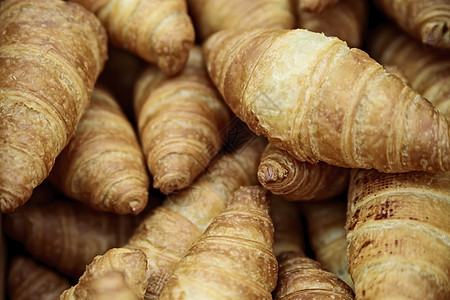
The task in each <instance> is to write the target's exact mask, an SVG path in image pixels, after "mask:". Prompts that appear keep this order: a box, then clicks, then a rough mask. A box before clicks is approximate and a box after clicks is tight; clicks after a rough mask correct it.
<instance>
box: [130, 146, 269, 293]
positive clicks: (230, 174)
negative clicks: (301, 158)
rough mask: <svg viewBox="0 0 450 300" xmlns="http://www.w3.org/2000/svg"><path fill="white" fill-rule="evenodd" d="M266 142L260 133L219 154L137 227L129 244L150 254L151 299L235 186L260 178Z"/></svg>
mask: <svg viewBox="0 0 450 300" xmlns="http://www.w3.org/2000/svg"><path fill="white" fill-rule="evenodd" d="M264 147H265V142H264V141H263V140H261V139H255V140H253V141H251V142H249V143H248V144H244V145H243V146H242V147H241V148H239V149H237V151H236V152H231V153H228V154H225V155H223V156H221V157H220V158H218V159H217V160H216V161H215V162H214V163H213V164H212V165H211V166H210V167H209V168H208V170H207V171H206V172H205V174H203V175H202V176H200V177H199V178H198V179H197V180H196V181H195V182H194V183H193V184H192V185H191V186H190V187H189V188H187V189H184V190H182V191H180V192H179V193H175V194H171V195H169V196H168V197H167V198H166V199H165V200H164V202H163V204H162V206H160V207H158V208H156V209H154V210H153V211H152V212H150V213H149V214H148V215H147V216H146V217H145V219H144V220H143V221H142V222H141V224H140V225H139V226H138V228H137V229H136V230H135V232H134V234H133V236H132V237H131V238H130V240H129V241H128V243H127V245H126V247H129V248H134V249H141V250H143V251H144V252H145V254H146V255H147V262H148V268H149V273H150V278H149V280H148V287H147V292H146V298H147V299H156V298H157V297H158V296H159V294H160V293H161V290H162V288H163V287H164V285H165V284H166V283H167V280H168V279H169V277H170V276H171V275H172V273H173V271H174V270H175V268H176V266H177V263H178V262H179V261H180V260H181V258H182V257H183V256H184V255H185V254H186V252H187V251H188V250H189V248H190V247H191V246H192V245H193V244H194V243H195V241H196V240H197V239H198V238H199V237H200V236H201V235H202V233H203V232H204V231H205V229H206V228H207V227H208V225H209V224H210V223H211V221H212V220H213V219H214V217H215V216H217V215H218V214H219V213H221V212H222V211H223V210H224V209H225V208H226V205H227V203H228V201H229V199H230V198H231V196H232V194H233V192H234V191H235V190H237V189H238V188H240V187H241V186H246V185H251V184H255V183H256V182H257V181H256V176H255V174H256V168H257V166H258V163H259V159H260V156H261V154H262V151H263V150H264Z"/></svg>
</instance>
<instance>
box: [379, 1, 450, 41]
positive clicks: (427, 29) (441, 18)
mask: <svg viewBox="0 0 450 300" xmlns="http://www.w3.org/2000/svg"><path fill="white" fill-rule="evenodd" d="M375 4H377V5H378V7H379V8H381V10H382V11H383V12H384V13H385V14H386V15H388V16H389V17H390V18H391V19H392V20H394V21H395V22H396V23H397V25H398V26H400V27H401V28H402V29H403V30H404V31H406V32H407V33H408V34H410V35H412V36H414V37H415V38H417V39H419V40H421V41H422V43H424V44H428V45H431V46H433V47H438V48H445V49H449V48H450V30H449V28H450V2H449V1H448V0H427V1H423V0H376V1H375Z"/></svg>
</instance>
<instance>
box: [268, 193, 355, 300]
mask: <svg viewBox="0 0 450 300" xmlns="http://www.w3.org/2000/svg"><path fill="white" fill-rule="evenodd" d="M270 215H271V217H272V219H273V223H274V226H275V235H274V237H275V240H274V252H275V254H276V256H277V260H278V264H279V274H278V284H277V288H276V290H275V292H274V299H277V300H281V299H283V300H288V299H289V300H294V299H340V300H350V299H353V291H352V290H351V288H350V287H348V286H347V285H346V284H345V283H344V282H343V281H341V280H340V279H339V278H338V277H336V276H335V275H334V274H333V273H330V272H328V271H326V270H325V269H324V267H323V266H322V265H321V264H320V263H319V262H317V261H314V260H312V259H310V258H308V257H306V256H305V254H304V246H303V240H301V239H300V237H301V236H302V227H301V222H300V219H299V216H298V212H297V209H296V206H295V205H294V203H289V202H286V201H283V200H282V199H280V198H275V197H273V198H272V203H271V212H270Z"/></svg>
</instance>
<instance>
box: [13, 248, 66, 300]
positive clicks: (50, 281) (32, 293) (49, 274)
mask: <svg viewBox="0 0 450 300" xmlns="http://www.w3.org/2000/svg"><path fill="white" fill-rule="evenodd" d="M68 288H70V284H69V281H68V280H67V279H66V278H64V277H63V276H61V275H59V274H58V273H57V272H55V271H53V270H51V269H49V268H47V267H46V266H44V265H41V264H39V263H37V262H35V261H34V260H33V259H31V258H28V257H25V256H15V257H13V258H12V259H11V261H10V265H9V271H8V295H9V299H11V300H30V299H41V300H54V299H56V298H57V297H58V296H59V295H60V294H61V293H62V292H63V291H64V290H66V289H68Z"/></svg>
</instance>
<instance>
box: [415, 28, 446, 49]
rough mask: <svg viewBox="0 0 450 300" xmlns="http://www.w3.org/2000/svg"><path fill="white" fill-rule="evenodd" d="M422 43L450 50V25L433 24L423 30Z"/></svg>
mask: <svg viewBox="0 0 450 300" xmlns="http://www.w3.org/2000/svg"><path fill="white" fill-rule="evenodd" d="M422 42H423V43H425V44H427V45H430V46H433V47H438V48H450V23H447V22H433V23H429V24H427V25H426V26H425V27H424V28H423V29H422Z"/></svg>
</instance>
